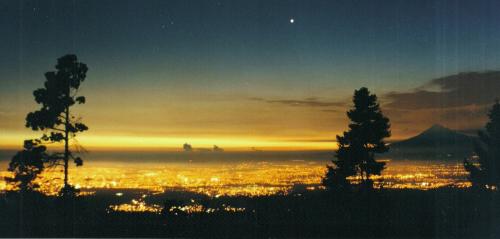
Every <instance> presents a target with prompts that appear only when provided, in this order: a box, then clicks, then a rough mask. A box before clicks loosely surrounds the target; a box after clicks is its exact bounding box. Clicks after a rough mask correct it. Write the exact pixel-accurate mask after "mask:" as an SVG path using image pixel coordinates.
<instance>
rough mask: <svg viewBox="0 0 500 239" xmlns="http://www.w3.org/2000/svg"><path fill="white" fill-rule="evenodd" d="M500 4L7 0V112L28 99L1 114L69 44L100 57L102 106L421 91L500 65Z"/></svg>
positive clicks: (26, 95) (0, 89)
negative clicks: (364, 88)
mask: <svg viewBox="0 0 500 239" xmlns="http://www.w3.org/2000/svg"><path fill="white" fill-rule="evenodd" d="M499 10H500V2H499V1H494V0H484V1H404V0H401V1H355V0H347V1H314V0H312V1H311V0H308V1H272V0H271V1H270V0H266V1H234V0H232V1H208V0H206V1H194V0H192V1H185V0H184V1H166V0H159V1H148V0H145V1H138V0H137V1H116V0H115V1H109V0H107V1H106V0H96V1H91V0H90V1H68V0H61V1H0V11H1V12H2V14H1V15H0V31H1V36H2V44H0V52H1V53H2V57H1V58H0V77H1V81H0V112H2V111H3V112H7V111H8V112H11V111H16V110H19V113H15V115H16V116H12V114H11V116H9V117H7V116H1V117H4V119H5V120H4V121H6V122H7V121H9V122H10V121H13V120H22V116H23V114H25V113H24V112H25V111H26V110H27V109H30V108H32V107H33V105H29V104H28V102H31V101H32V98H31V91H32V90H33V89H34V88H37V87H39V86H41V85H42V82H43V78H42V77H43V72H45V71H48V70H50V69H51V68H52V67H53V65H54V64H55V60H56V59H57V58H58V57H60V56H62V55H64V54H66V53H76V54H77V55H78V56H79V58H80V59H81V60H82V61H83V62H85V63H87V64H88V65H89V68H90V71H89V76H88V77H89V80H88V83H87V82H86V83H85V88H84V89H83V90H85V91H86V92H87V94H88V95H90V96H92V97H89V99H92V98H94V99H95V100H99V101H100V102H103V101H106V102H109V103H107V104H104V105H102V104H100V105H94V106H93V105H92V103H90V105H89V106H87V107H88V108H86V110H87V111H95V112H99V110H101V111H103V112H104V111H105V110H106V109H109V108H111V107H114V108H117V106H118V105H120V104H123V103H124V102H123V101H125V103H126V104H127V105H128V107H131V108H132V109H137V110H138V111H139V109H140V108H142V109H144V108H147V109H150V110H152V111H154V110H155V109H160V108H165V107H168V106H169V104H170V103H168V102H175V105H176V106H178V105H183V104H187V105H186V107H183V110H186V111H189V110H188V109H189V107H190V106H189V104H192V106H191V107H193V108H204V107H207V108H208V107H211V108H212V109H214V111H215V112H214V113H213V114H214V115H217V117H222V116H221V115H225V114H233V115H235V114H240V113H235V112H229V113H228V112H226V111H227V109H230V108H231V107H234V108H236V107H238V106H241V105H245V104H257V103H259V102H252V101H249V100H248V99H249V98H255V97H260V98H265V99H272V100H283V99H307V98H317V99H323V100H332V101H337V100H344V99H346V98H348V97H350V95H351V94H352V91H353V90H354V89H355V88H359V87H361V86H368V87H369V88H370V89H372V91H374V92H376V93H378V94H385V93H387V92H389V91H404V90H410V89H413V88H415V87H419V86H421V85H423V84H425V83H426V82H428V81H430V80H431V79H433V78H436V77H441V76H446V75H449V74H455V73H458V72H463V71H472V70H475V71H483V70H498V69H499V68H500V67H499V66H500V54H499V53H500V27H499V26H500V14H498V12H499ZM292 18H293V19H294V23H290V19H292ZM123 96H126V97H123ZM315 100H316V99H315ZM228 101H229V102H233V105H229V106H228V105H224V104H226V103H227V102H228ZM13 102H14V103H13ZM166 102H167V103H166ZM207 102H212V104H211V105H207V106H203V104H206V103H207ZM220 102H223V103H220ZM235 102H236V103H235ZM261 103H262V102H261ZM172 104H173V103H172ZM262 104H263V103H262ZM106 107H108V108H106ZM269 107H270V106H269ZM221 108H224V109H225V110H220V111H218V110H217V109H221ZM190 112H191V111H190ZM191 113H192V114H194V113H193V112H191ZM302 113H304V112H302ZM103 114H104V113H103ZM150 114H151V116H153V115H154V114H155V113H154V112H151V113H150ZM188 115H189V114H187V115H186V117H188ZM6 117H7V118H6ZM217 117H212V118H210V117H209V118H210V120H209V121H208V122H211V121H216V120H217V119H218V118H217ZM228 117H229V116H228ZM341 117H343V115H341V114H340V115H339V116H334V118H341ZM271 118H272V117H271ZM221 120H228V119H226V118H223V119H221ZM231 120H232V121H235V122H236V121H238V118H231ZM231 120H228V121H229V123H228V122H226V125H231V123H230V122H231ZM240 120H241V119H240ZM259 122H260V121H259ZM307 122H309V121H307ZM307 122H306V123H307ZM129 123H130V124H132V123H133V122H129ZM177 123H178V122H177ZM298 123H299V122H298ZM301 123H302V125H305V127H306V128H307V124H304V122H301ZM186 124H187V125H188V126H185V127H186V128H189V127H191V126H189V125H190V124H189V123H186ZM192 124H193V125H194V124H195V123H192ZM262 124H264V123H262ZM124 125H127V124H126V123H124ZM259 125H260V124H259ZM10 126H11V124H7V125H4V126H3V128H7V127H10ZM21 126H22V125H21ZM1 127H2V126H1V125H0V128H1ZM215 127H216V128H217V127H221V126H219V125H215ZM234 127H235V128H236V127H237V125H235V126H234ZM256 127H257V126H256ZM259 127H260V126H259ZM123 128H126V127H125V126H123ZM229 128H231V127H229ZM339 128H340V126H339ZM266 129H267V128H266ZM117 130H120V129H117ZM228 131H229V130H228ZM257 131H258V130H257ZM306 131H307V132H308V133H305V134H304V135H308V134H312V133H310V132H312V131H314V130H312V129H311V130H306ZM259 132H260V131H259ZM179 134H182V133H179Z"/></svg>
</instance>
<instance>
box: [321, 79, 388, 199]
mask: <svg viewBox="0 0 500 239" xmlns="http://www.w3.org/2000/svg"><path fill="white" fill-rule="evenodd" d="M353 103H354V108H353V109H351V110H349V111H348V112H347V116H348V117H349V119H350V123H349V131H347V132H344V133H343V135H342V136H340V135H337V144H338V150H337V152H336V155H335V157H336V158H337V159H336V160H333V161H332V162H333V166H327V173H326V175H325V177H324V178H323V185H325V186H326V187H328V188H341V189H347V188H348V187H349V186H350V183H349V181H348V180H347V177H349V176H355V175H358V174H359V175H360V176H361V179H362V183H363V184H364V185H369V186H371V185H372V181H371V179H370V175H373V174H376V175H380V173H381V172H382V170H383V169H384V167H385V163H384V162H377V161H376V160H375V154H376V153H385V152H387V151H388V150H389V148H388V146H387V144H386V143H385V142H384V138H386V137H389V136H390V135H391V132H390V129H389V128H390V124H389V119H388V118H387V117H385V116H384V115H383V114H382V111H381V110H380V106H379V104H378V103H377V96H376V95H374V94H370V92H369V91H368V89H367V88H364V87H363V88H360V89H359V90H356V91H354V97H353Z"/></svg>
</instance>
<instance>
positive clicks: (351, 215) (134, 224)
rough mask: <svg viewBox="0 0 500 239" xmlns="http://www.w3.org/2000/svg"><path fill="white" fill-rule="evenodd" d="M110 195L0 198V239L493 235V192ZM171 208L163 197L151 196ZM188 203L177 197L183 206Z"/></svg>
mask: <svg viewBox="0 0 500 239" xmlns="http://www.w3.org/2000/svg"><path fill="white" fill-rule="evenodd" d="M111 197H112V195H111V194H107V195H106V194H96V195H94V196H85V197H80V198H78V199H77V200H75V201H73V202H71V203H66V205H65V204H64V203H63V202H62V201H61V199H57V198H53V197H45V196H42V195H38V196H35V197H33V198H26V197H25V198H24V199H23V201H24V204H22V203H21V201H20V200H19V197H18V195H17V194H11V195H0V211H1V212H2V213H1V215H0V235H1V236H3V237H19V236H21V237H225V238H235V237H238V238H241V237H246V238H248V237H252V238H255V237H328V238H331V237H341V238H346V237H350V238H374V237H388V238H438V237H439V238H443V237H444V238H450V237H451V238H498V236H500V234H499V230H500V228H499V227H498V223H499V222H500V221H499V218H500V208H499V206H500V203H499V202H500V201H499V195H498V192H473V191H471V190H470V189H454V188H443V189H436V190H429V191H418V190H374V191H371V192H357V193H349V194H330V193H327V192H324V191H313V192H305V193H302V194H297V193H296V194H291V195H288V196H279V195H278V196H267V197H220V198H206V197H200V198H199V199H196V200H199V202H200V204H201V205H204V206H207V207H214V206H215V205H232V206H235V207H244V208H245V209H246V210H245V211H243V212H226V211H217V212H214V213H205V212H198V213H191V214H186V213H182V212H172V211H169V210H164V211H163V212H162V213H160V214H155V213H138V212H135V213H126V212H109V211H108V210H107V205H109V202H110V200H112V198H111ZM149 200H151V201H152V202H155V203H161V202H163V203H161V204H163V205H170V202H171V201H172V200H171V199H169V198H168V195H167V194H159V195H155V196H153V197H152V198H150V199H149ZM191 202H192V200H190V199H188V198H186V200H184V201H178V202H176V203H178V204H179V205H188V204H190V203H191Z"/></svg>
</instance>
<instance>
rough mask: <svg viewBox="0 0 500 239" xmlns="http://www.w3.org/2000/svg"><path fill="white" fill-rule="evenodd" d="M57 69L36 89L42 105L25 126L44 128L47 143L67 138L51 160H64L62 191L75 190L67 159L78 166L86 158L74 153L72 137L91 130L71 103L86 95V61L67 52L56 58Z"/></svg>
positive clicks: (48, 74) (30, 114) (80, 100)
mask: <svg viewBox="0 0 500 239" xmlns="http://www.w3.org/2000/svg"><path fill="white" fill-rule="evenodd" d="M55 68H56V71H49V72H47V73H45V79H46V80H45V84H44V88H40V89H37V90H35V91H34V92H33V95H34V96H35V101H36V102H37V103H38V104H40V105H41V108H40V109H39V110H37V111H34V112H31V113H29V114H28V115H27V116H26V127H30V128H31V129H33V130H43V131H44V134H43V136H42V137H41V140H42V141H43V142H46V143H49V142H50V143H57V142H64V152H63V153H58V154H54V155H53V156H52V158H51V159H52V160H53V161H54V162H57V161H59V160H62V161H63V165H64V187H63V189H62V191H61V193H62V194H63V195H64V194H65V193H69V192H73V189H74V188H73V187H71V186H70V185H69V184H68V162H69V160H70V158H71V159H73V160H74V162H75V164H76V165H77V166H81V165H82V164H83V161H82V159H81V158H80V157H75V156H74V154H73V153H72V152H71V151H70V149H69V143H70V139H72V138H74V137H75V136H76V134H77V133H79V132H83V131H86V130H88V127H87V126H86V125H85V124H83V123H82V122H80V118H76V117H75V116H73V115H72V114H71V111H70V109H71V107H72V106H74V105H75V104H77V103H78V104H84V103H85V97H84V96H79V95H78V89H79V88H80V84H81V83H82V82H83V81H84V80H85V77H86V73H87V70H88V68H87V65H85V64H84V63H81V62H78V59H77V57H76V56H75V55H65V56H63V57H61V58H59V59H58V60H57V65H56V66H55Z"/></svg>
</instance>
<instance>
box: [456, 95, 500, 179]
mask: <svg viewBox="0 0 500 239" xmlns="http://www.w3.org/2000/svg"><path fill="white" fill-rule="evenodd" d="M488 117H489V119H490V121H489V122H488V123H486V127H485V128H486V131H481V130H480V131H479V132H478V136H479V140H478V141H477V142H476V145H475V152H476V154H477V156H478V165H475V164H473V163H472V162H470V161H468V160H467V159H466V160H465V161H464V167H465V170H467V171H468V172H469V180H470V181H471V182H472V184H473V185H474V186H477V187H480V188H486V187H487V188H491V187H493V186H494V187H498V186H499V185H500V103H499V102H498V100H497V101H496V102H495V104H494V105H493V107H492V108H491V110H490V112H489V113H488Z"/></svg>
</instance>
